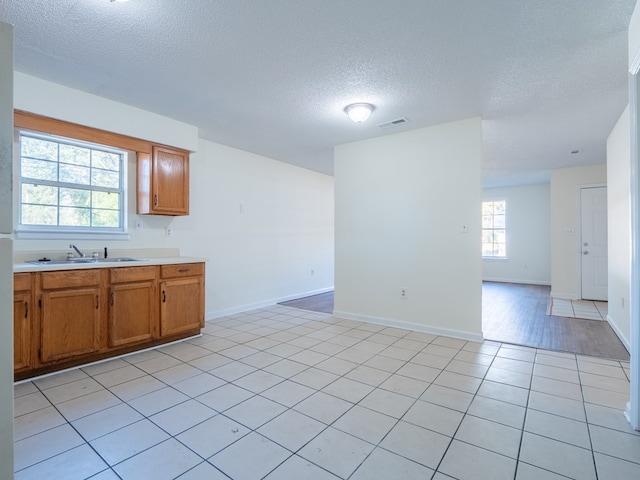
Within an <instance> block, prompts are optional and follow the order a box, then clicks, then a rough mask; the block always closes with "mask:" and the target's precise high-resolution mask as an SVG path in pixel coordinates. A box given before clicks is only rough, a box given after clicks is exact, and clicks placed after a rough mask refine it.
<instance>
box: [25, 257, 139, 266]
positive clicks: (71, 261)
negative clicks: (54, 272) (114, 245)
mask: <svg viewBox="0 0 640 480" xmlns="http://www.w3.org/2000/svg"><path fill="white" fill-rule="evenodd" d="M139 261H141V259H139V258H130V257H113V258H70V259H69V260H34V261H32V262H27V263H31V264H33V265H77V264H84V263H119V262H139Z"/></svg>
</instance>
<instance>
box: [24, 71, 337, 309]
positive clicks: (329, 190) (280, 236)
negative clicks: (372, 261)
mask: <svg viewBox="0 0 640 480" xmlns="http://www.w3.org/2000/svg"><path fill="white" fill-rule="evenodd" d="M15 79H16V82H22V81H23V80H25V79H26V80H27V82H26V83H21V84H20V88H19V89H17V90H18V91H19V92H20V94H19V95H17V98H19V99H20V101H16V108H21V109H27V108H26V101H27V98H28V97H30V96H35V97H40V98H41V100H42V102H41V104H40V103H39V104H37V105H36V104H30V108H29V109H28V110H30V111H34V113H39V114H46V115H48V116H51V117H54V118H62V119H65V120H69V121H74V122H77V121H79V120H78V118H77V117H76V116H75V115H74V110H73V109H71V108H66V109H65V111H63V112H61V115H57V114H56V112H57V110H56V108H55V107H56V106H57V103H56V101H54V100H52V103H51V104H49V103H47V98H48V97H47V96H43V95H41V92H40V91H39V89H40V88H44V89H46V90H47V91H49V92H51V91H57V89H58V87H60V86H56V85H55V84H51V83H50V82H43V81H41V80H39V79H34V78H33V77H27V76H24V75H21V74H16V75H15ZM60 88H61V89H62V90H63V91H64V95H65V96H66V97H65V98H66V99H67V100H68V101H69V102H71V104H72V105H81V104H83V102H86V101H95V103H94V106H95V108H96V109H97V110H95V111H94V112H92V113H93V115H94V116H95V117H96V118H103V119H106V120H105V122H106V123H109V121H110V120H109V119H113V118H118V116H119V115H120V116H122V118H123V119H125V118H126V120H127V121H126V124H127V125H134V124H137V123H144V122H148V121H152V120H153V121H155V122H156V124H157V126H158V128H159V130H160V131H164V129H166V128H170V127H171V125H172V123H171V122H172V120H171V119H166V118H164V117H160V118H156V117H155V116H154V114H150V113H149V112H144V111H140V110H137V109H132V108H131V107H129V106H128V105H123V104H119V103H117V102H111V101H109V100H105V99H99V98H98V97H95V98H94V99H91V100H87V94H86V93H84V92H80V91H77V90H73V89H69V88H66V87H60ZM31 89H35V91H33V92H31ZM96 99H97V100H96ZM102 104H104V105H106V107H105V109H104V111H103V110H101V105H102ZM138 114H139V116H137V117H136V115H138ZM93 126H98V127H100V128H104V125H95V124H94V125H93ZM176 128H177V130H178V131H182V134H181V135H180V137H181V138H182V140H183V141H187V142H190V138H191V137H190V134H191V130H190V129H189V128H187V129H186V133H185V130H181V126H180V124H179V123H178V124H177V127H176ZM191 128H194V127H191ZM119 133H123V134H125V135H127V134H128V135H131V136H135V135H137V133H136V132H129V131H120V132H119ZM142 134H144V132H142ZM155 140H157V141H162V139H155ZM163 143H169V144H170V142H169V141H164V142H163ZM181 146H183V147H185V145H184V144H182V145H181ZM189 148H190V149H191V150H197V152H196V153H194V154H192V155H191V163H190V167H191V168H190V177H191V184H190V215H189V216H186V217H165V216H152V215H137V214H136V213H135V211H136V206H135V156H133V155H131V156H130V159H129V163H128V167H129V168H128V170H129V177H128V182H127V183H128V228H129V234H130V238H129V239H128V240H109V241H102V240H98V241H94V240H79V241H77V242H74V243H77V244H78V246H79V247H80V248H81V249H82V250H84V251H87V252H91V251H94V250H96V251H101V250H102V248H103V247H105V246H106V247H108V248H109V249H110V250H114V249H124V250H128V249H145V248H178V249H179V250H180V253H181V254H182V255H186V256H201V257H206V258H208V259H209V261H208V263H207V274H206V284H205V285H206V301H205V309H206V316H207V318H213V317H216V316H221V315H224V314H228V313H235V312H239V311H243V310H247V309H250V308H257V307H260V306H264V305H272V304H274V303H277V302H279V301H283V300H289V299H292V298H298V297H300V296H304V295H307V294H314V293H319V292H324V291H327V290H330V289H332V288H333V185H334V181H333V177H331V176H328V175H324V174H320V173H317V172H312V171H310V170H306V169H303V168H300V167H295V166H292V165H289V164H285V163H282V162H278V161H276V160H272V159H269V158H266V157H262V156H259V155H254V154H251V153H248V152H244V151H241V150H237V149H233V148H228V147H225V146H222V145H218V144H215V143H212V142H208V141H205V140H198V141H197V144H195V145H193V144H191V145H190V147H189ZM241 205H243V209H244V213H241V210H240V206H241ZM139 222H141V225H142V228H136V225H137V224H138V223H139ZM168 226H171V229H172V236H171V237H166V236H165V229H166V227H168ZM68 246H69V240H29V239H18V240H16V241H15V242H14V248H15V250H17V251H19V252H21V253H22V254H23V253H24V252H25V251H29V250H33V251H41V250H53V251H59V250H68ZM311 270H313V271H314V273H313V275H312V274H311Z"/></svg>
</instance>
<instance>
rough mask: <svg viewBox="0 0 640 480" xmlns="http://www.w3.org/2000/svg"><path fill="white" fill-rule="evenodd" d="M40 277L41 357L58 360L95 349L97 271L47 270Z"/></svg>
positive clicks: (97, 315) (98, 330) (97, 321)
mask: <svg viewBox="0 0 640 480" xmlns="http://www.w3.org/2000/svg"><path fill="white" fill-rule="evenodd" d="M40 280H41V288H42V294H41V301H40V312H41V317H40V322H41V323H40V329H41V338H40V342H41V345H40V361H41V362H42V363H47V362H53V361H59V360H64V359H66V358H69V357H72V356H76V355H82V354H87V353H92V352H95V351H97V350H98V348H99V343H98V340H99V334H100V317H101V310H100V305H101V300H102V299H101V292H100V271H99V270H98V269H96V270H77V271H73V273H69V272H46V273H42V274H41V278H40Z"/></svg>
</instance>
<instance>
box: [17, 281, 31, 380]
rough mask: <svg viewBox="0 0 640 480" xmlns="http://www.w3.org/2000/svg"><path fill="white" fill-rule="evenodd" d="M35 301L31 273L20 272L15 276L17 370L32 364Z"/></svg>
mask: <svg viewBox="0 0 640 480" xmlns="http://www.w3.org/2000/svg"><path fill="white" fill-rule="evenodd" d="M32 318H33V301H32V295H31V275H30V274H28V273H19V274H16V275H14V278H13V365H14V369H15V370H16V371H20V370H24V369H27V368H29V367H31V365H32V363H33V362H32V354H33V349H32V348H31V337H32V332H33V326H32V325H33V321H32Z"/></svg>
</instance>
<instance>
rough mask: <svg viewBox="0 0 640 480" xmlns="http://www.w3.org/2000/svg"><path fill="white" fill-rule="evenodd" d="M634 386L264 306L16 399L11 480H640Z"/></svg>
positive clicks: (610, 376) (533, 355) (602, 367)
mask: <svg viewBox="0 0 640 480" xmlns="http://www.w3.org/2000/svg"><path fill="white" fill-rule="evenodd" d="M628 375H629V365H628V363H626V362H618V361H609V360H606V359H600V358H594V357H586V356H580V355H573V354H566V353H558V352H552V351H545V350H536V349H532V348H526V347H518V346H513V345H508V344H500V343H495V342H484V343H473V342H466V341H463V340H458V339H453V338H447V337H436V336H433V335H428V334H424V333H418V332H412V331H406V330H400V329H395V328H385V327H383V326H378V325H372V324H366V323H359V322H353V321H347V320H341V319H337V318H332V317H331V316H329V315H325V314H318V313H314V312H307V311H304V310H298V309H294V308H291V307H284V306H274V307H271V308H265V309H261V310H256V311H252V312H248V313H244V314H238V315H233V316H230V317H226V318H223V319H219V320H216V321H210V322H208V323H207V326H206V328H205V329H204V331H203V335H202V336H201V337H198V338H194V339H191V340H188V341H185V342H182V343H178V344H174V345H170V346H165V347H162V348H158V349H156V350H150V351H146V352H142V353H138V354H134V355H130V356H127V357H123V358H121V359H115V360H110V361H107V362H103V363H99V364H95V365H91V366H87V367H84V368H82V369H77V370H72V371H68V372H64V373H59V374H56V375H52V376H49V377H45V378H41V379H38V380H34V381H31V382H26V383H21V384H18V385H16V387H15V412H16V420H15V465H16V479H17V480H29V479H38V480H40V479H45V478H51V479H64V480H74V479H88V478H91V479H94V480H113V479H124V480H145V479H150V480H151V479H153V480H163V479H175V478H180V479H182V480H221V479H228V478H231V479H235V480H251V479H266V480H279V479H281V480H290V479H309V480H329V479H334V480H335V479H338V478H340V479H350V480H369V479H375V480H384V479H403V480H411V479H434V480H451V479H458V480H467V479H469V480H471V479H472V480H482V479H491V480H502V479H509V480H514V479H515V480H533V479H536V480H541V479H542V480H546V479H549V480H551V479H558V480H559V479H566V478H572V479H576V480H586V479H596V478H597V479H598V480H610V479H611V480H619V479H631V478H640V432H634V431H632V430H631V429H630V427H629V426H628V424H627V422H626V420H625V418H624V416H623V414H622V411H623V409H624V407H625V404H626V402H627V399H628V396H629V380H628Z"/></svg>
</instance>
